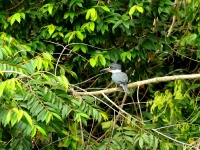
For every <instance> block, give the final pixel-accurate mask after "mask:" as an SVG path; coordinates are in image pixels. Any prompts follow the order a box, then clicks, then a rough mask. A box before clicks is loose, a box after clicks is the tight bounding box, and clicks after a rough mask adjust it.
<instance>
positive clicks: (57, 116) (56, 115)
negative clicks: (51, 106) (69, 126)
mask: <svg viewBox="0 0 200 150" xmlns="http://www.w3.org/2000/svg"><path fill="white" fill-rule="evenodd" d="M52 114H53V116H54V117H56V118H57V119H59V120H60V121H62V118H61V117H60V116H59V115H58V114H56V113H52Z"/></svg>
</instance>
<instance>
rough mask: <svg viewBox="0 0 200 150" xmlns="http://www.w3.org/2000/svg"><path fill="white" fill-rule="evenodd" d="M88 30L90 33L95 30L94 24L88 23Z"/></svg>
mask: <svg viewBox="0 0 200 150" xmlns="http://www.w3.org/2000/svg"><path fill="white" fill-rule="evenodd" d="M89 28H90V30H91V31H94V28H95V24H94V22H89Z"/></svg>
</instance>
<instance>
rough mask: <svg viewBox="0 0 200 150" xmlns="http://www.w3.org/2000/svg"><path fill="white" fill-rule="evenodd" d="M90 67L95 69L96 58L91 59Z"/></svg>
mask: <svg viewBox="0 0 200 150" xmlns="http://www.w3.org/2000/svg"><path fill="white" fill-rule="evenodd" d="M90 65H91V66H92V67H94V66H95V65H96V59H95V58H90Z"/></svg>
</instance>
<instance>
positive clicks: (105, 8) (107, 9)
mask: <svg viewBox="0 0 200 150" xmlns="http://www.w3.org/2000/svg"><path fill="white" fill-rule="evenodd" d="M101 8H102V9H103V10H105V11H107V12H110V9H109V8H108V7H107V6H106V5H104V6H101Z"/></svg>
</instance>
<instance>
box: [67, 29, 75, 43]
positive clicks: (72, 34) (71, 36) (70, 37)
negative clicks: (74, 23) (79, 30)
mask: <svg viewBox="0 0 200 150" xmlns="http://www.w3.org/2000/svg"><path fill="white" fill-rule="evenodd" d="M73 37H74V32H71V35H70V36H69V38H68V43H70V41H71V40H72V38H73Z"/></svg>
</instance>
